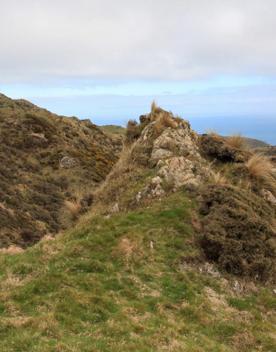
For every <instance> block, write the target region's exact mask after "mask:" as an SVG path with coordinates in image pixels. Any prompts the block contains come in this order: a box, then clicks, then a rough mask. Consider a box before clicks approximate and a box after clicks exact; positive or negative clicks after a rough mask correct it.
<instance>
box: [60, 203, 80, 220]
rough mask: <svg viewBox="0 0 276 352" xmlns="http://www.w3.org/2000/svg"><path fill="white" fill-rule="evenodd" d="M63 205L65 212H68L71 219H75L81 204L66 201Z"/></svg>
mask: <svg viewBox="0 0 276 352" xmlns="http://www.w3.org/2000/svg"><path fill="white" fill-rule="evenodd" d="M64 205H65V208H66V209H67V211H68V212H69V214H70V215H71V217H72V219H76V218H77V217H78V216H79V214H80V211H81V204H80V202H79V201H77V200H74V201H73V200H66V201H65V202H64Z"/></svg>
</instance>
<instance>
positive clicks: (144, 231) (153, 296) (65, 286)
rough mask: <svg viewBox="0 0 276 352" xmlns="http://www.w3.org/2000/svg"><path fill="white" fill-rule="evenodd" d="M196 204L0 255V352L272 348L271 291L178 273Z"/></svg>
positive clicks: (99, 222) (134, 215) (180, 200)
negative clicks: (244, 290) (238, 290)
mask: <svg viewBox="0 0 276 352" xmlns="http://www.w3.org/2000/svg"><path fill="white" fill-rule="evenodd" d="M193 207H194V205H193V203H192V202H191V201H190V200H188V199H187V198H186V197H185V195H184V194H183V193H182V192H179V193H176V194H173V195H171V196H170V197H168V198H164V199H163V200H162V201H160V202H156V203H155V204H154V205H153V206H152V207H151V208H150V209H145V210H139V209H138V210H136V211H133V212H129V213H127V214H126V213H119V214H116V215H113V216H112V217H110V218H105V217H102V216H92V217H91V218H90V219H89V221H88V222H86V223H85V224H82V225H79V226H78V227H77V228H75V229H74V230H73V231H71V232H67V233H65V234H64V235H60V236H58V237H57V238H56V239H54V240H47V238H46V239H44V240H42V241H41V243H40V244H38V245H36V246H35V247H33V248H30V249H28V250H27V251H25V252H24V253H22V254H17V255H13V256H10V255H4V254H1V257H0V262H1V265H0V268H1V269H0V273H1V280H0V317H1V319H0V350H1V351H5V352H11V351H18V352H19V351H20V352H23V351H28V352H30V351H41V352H42V351H43V352H48V351H66V352H67V351H70V352H71V351H72V352H73V351H82V352H91V351H115V352H116V351H118V352H119V351H120V352H122V351H189V352H190V351H194V352H195V351H196V352H200V351H204V352H205V351H212V352H213V351H229V352H230V351H272V350H273V349H274V348H275V340H273V322H274V323H275V318H273V314H272V310H273V309H275V300H274V298H273V296H272V293H271V292H270V290H269V289H259V290H258V292H256V293H252V292H251V293H248V294H246V295H235V294H234V293H233V291H232V290H231V284H230V283H227V281H226V280H225V279H223V278H221V277H217V278H216V277H213V276H210V275H207V274H204V273H201V272H200V271H199V270H198V268H193V267H191V268H185V267H183V265H182V263H183V257H187V256H193V255H196V254H197V249H196V248H197V247H196V246H195V244H194V241H193V238H194V233H193V228H192V226H191V214H192V211H193ZM273 319H274V321H273ZM274 337H275V336H274Z"/></svg>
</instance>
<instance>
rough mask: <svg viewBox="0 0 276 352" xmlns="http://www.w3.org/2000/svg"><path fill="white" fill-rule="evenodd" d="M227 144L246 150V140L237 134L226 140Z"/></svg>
mask: <svg viewBox="0 0 276 352" xmlns="http://www.w3.org/2000/svg"><path fill="white" fill-rule="evenodd" d="M226 144H228V145H229V146H230V147H232V148H236V149H244V148H245V142H244V138H243V137H242V136H241V135H240V134H235V135H233V136H230V137H228V138H226Z"/></svg>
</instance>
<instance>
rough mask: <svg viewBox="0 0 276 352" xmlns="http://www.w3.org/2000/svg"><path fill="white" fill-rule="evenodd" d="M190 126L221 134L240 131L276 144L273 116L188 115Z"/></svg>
mask: <svg viewBox="0 0 276 352" xmlns="http://www.w3.org/2000/svg"><path fill="white" fill-rule="evenodd" d="M189 121H190V123H191V126H192V128H193V129H194V130H195V131H197V132H199V133H204V132H208V131H210V130H213V131H215V132H217V133H219V134H221V135H225V136H227V135H231V134H237V133H240V134H241V135H243V136H245V137H250V138H255V139H259V140H262V141H264V142H266V143H269V144H272V145H276V116H275V118H274V117H244V116H240V117H189Z"/></svg>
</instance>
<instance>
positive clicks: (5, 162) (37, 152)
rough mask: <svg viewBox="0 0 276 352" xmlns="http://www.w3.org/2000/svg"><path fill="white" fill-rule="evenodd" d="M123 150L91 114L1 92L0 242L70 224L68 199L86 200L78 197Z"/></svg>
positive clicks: (32, 238)
mask: <svg viewBox="0 0 276 352" xmlns="http://www.w3.org/2000/svg"><path fill="white" fill-rule="evenodd" d="M118 152H119V150H118V146H117V145H114V143H113V140H112V139H111V138H110V137H108V136H107V135H105V134H104V133H103V132H102V131H101V130H100V129H99V128H98V127H97V126H95V125H94V124H93V123H91V121H89V120H86V121H80V120H78V119H77V118H66V117H62V116H57V115H55V114H52V113H50V112H49V111H47V110H44V109H41V108H38V107H37V106H35V105H33V104H31V103H29V102H27V101H25V100H12V99H9V98H8V97H6V96H4V95H1V94H0V163H1V168H0V247H8V246H9V245H11V244H15V245H20V246H22V247H25V246H27V245H30V244H33V243H35V242H36V241H38V240H39V239H40V238H41V237H42V236H44V235H45V234H49V233H51V234H54V233H56V232H58V231H59V230H60V229H62V228H64V227H66V221H64V218H63V210H64V209H65V202H66V201H72V202H73V203H74V202H76V201H80V203H81V204H82V203H84V201H82V199H76V198H77V197H84V200H85V199H86V198H87V192H91V190H92V191H93V189H94V188H95V187H96V186H97V185H98V184H99V182H101V181H102V180H104V179H105V177H106V175H107V174H108V173H109V172H110V170H111V168H112V167H113V165H114V163H115V162H116V161H117V158H118ZM68 225H70V224H68Z"/></svg>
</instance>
